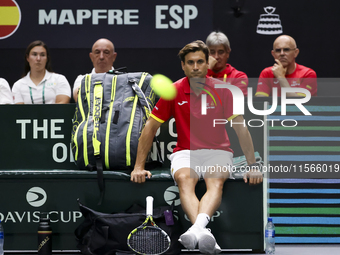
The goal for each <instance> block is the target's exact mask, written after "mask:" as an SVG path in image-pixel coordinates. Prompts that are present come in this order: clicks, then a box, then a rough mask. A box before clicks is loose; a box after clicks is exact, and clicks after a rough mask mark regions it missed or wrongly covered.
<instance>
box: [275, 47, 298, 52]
mask: <svg viewBox="0 0 340 255" xmlns="http://www.w3.org/2000/svg"><path fill="white" fill-rule="evenodd" d="M292 50H296V48H294V49H291V48H283V49H275V50H274V52H275V53H281V51H283V53H289V52H290V51H292Z"/></svg>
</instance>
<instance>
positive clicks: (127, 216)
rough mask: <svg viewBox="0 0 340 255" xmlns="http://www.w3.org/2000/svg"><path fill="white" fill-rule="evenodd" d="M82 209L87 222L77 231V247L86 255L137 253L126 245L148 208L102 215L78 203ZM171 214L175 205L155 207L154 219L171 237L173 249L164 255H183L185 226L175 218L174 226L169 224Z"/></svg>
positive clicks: (171, 247) (142, 220)
mask: <svg viewBox="0 0 340 255" xmlns="http://www.w3.org/2000/svg"><path fill="white" fill-rule="evenodd" d="M78 204H79V208H80V211H81V213H82V214H83V217H84V218H85V220H84V221H83V222H82V223H81V224H80V225H79V226H78V227H77V229H76V230H75V236H76V240H77V248H78V249H79V250H80V251H81V252H82V254H86V255H110V254H115V253H116V252H125V253H129V252H131V254H134V253H133V252H132V251H131V250H130V249H129V248H128V245H127V236H128V234H129V233H130V232H131V231H132V230H133V229H135V228H136V227H138V226H139V225H141V224H142V223H143V222H144V221H145V219H146V214H145V209H144V208H142V207H141V206H139V205H134V206H132V207H130V209H128V210H127V211H126V212H124V213H113V214H109V213H101V212H97V211H94V210H92V209H90V208H88V207H86V206H84V205H83V204H81V202H80V201H79V200H78ZM166 210H169V211H172V206H163V207H157V208H154V212H153V218H154V221H155V222H156V224H157V225H158V226H159V227H160V228H162V229H163V230H164V231H165V232H167V234H168V235H169V236H170V238H171V246H170V249H169V250H168V251H167V252H166V253H164V254H173V255H174V254H180V253H181V249H182V248H184V247H183V246H182V245H181V244H180V243H179V242H178V238H179V236H180V235H181V233H182V227H181V226H180V224H179V222H178V221H177V217H173V218H174V225H170V226H168V225H166V222H165V216H164V212H165V211H166Z"/></svg>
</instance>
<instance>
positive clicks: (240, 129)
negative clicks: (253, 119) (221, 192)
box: [233, 115, 263, 184]
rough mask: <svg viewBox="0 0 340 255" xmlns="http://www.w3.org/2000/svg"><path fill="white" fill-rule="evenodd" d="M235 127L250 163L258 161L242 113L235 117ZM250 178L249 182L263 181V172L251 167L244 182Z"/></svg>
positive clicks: (257, 182)
mask: <svg viewBox="0 0 340 255" xmlns="http://www.w3.org/2000/svg"><path fill="white" fill-rule="evenodd" d="M233 123H238V124H233V128H234V130H235V132H236V135H237V137H238V140H239V143H240V146H241V149H242V151H243V153H244V155H245V157H246V159H247V163H248V165H252V164H254V163H256V160H255V153H254V145H253V140H252V138H251V135H250V133H249V130H248V128H247V126H246V125H245V124H244V123H245V121H244V118H243V116H242V115H238V116H236V117H235V118H234V119H233ZM248 178H249V184H259V183H261V182H262V180H263V177H262V173H261V172H259V171H258V169H256V168H251V169H250V171H249V172H247V173H246V174H245V175H244V176H243V179H244V182H245V183H247V182H248Z"/></svg>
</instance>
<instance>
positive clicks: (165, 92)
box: [150, 74, 177, 100]
mask: <svg viewBox="0 0 340 255" xmlns="http://www.w3.org/2000/svg"><path fill="white" fill-rule="evenodd" d="M150 85H151V88H152V89H153V91H154V92H155V93H156V94H157V95H158V96H160V97H161V98H163V99H164V100H172V99H174V98H175V97H176V95H177V89H176V87H175V86H174V85H173V83H172V81H171V80H170V79H169V78H168V77H166V76H165V75H162V74H155V75H154V76H153V77H152V79H151V84H150Z"/></svg>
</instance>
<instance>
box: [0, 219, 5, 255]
mask: <svg viewBox="0 0 340 255" xmlns="http://www.w3.org/2000/svg"><path fill="white" fill-rule="evenodd" d="M4 237H5V236H4V228H3V227H2V224H1V220H0V255H4Z"/></svg>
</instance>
